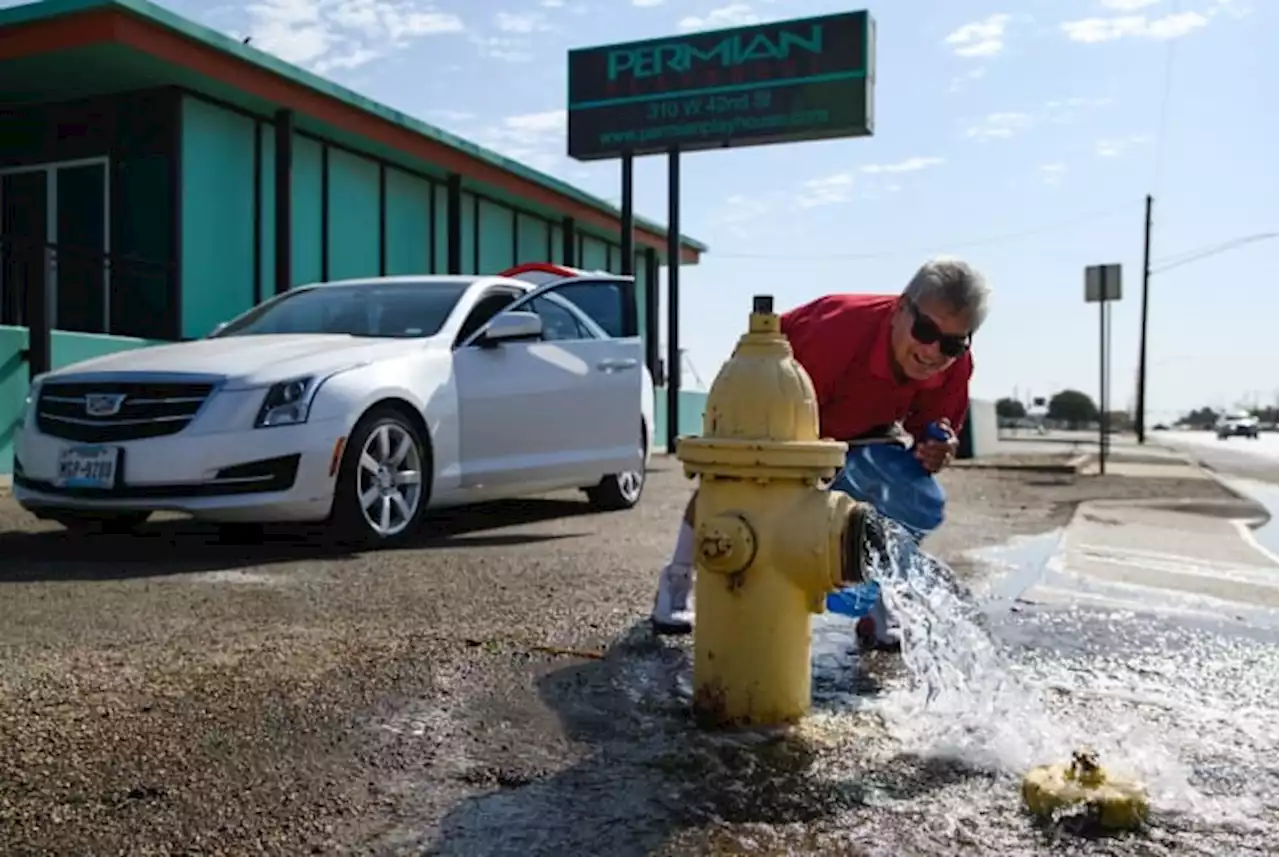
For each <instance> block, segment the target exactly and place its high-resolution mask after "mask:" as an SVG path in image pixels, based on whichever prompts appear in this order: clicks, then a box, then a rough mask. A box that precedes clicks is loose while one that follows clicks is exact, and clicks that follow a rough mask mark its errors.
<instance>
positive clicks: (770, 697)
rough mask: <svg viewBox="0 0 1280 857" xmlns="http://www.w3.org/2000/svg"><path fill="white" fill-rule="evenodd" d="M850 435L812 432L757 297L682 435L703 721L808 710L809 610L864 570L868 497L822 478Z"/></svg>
mask: <svg viewBox="0 0 1280 857" xmlns="http://www.w3.org/2000/svg"><path fill="white" fill-rule="evenodd" d="M847 449H848V445H847V444H844V443H841V442H838V441H833V440H829V439H822V438H819V436H818V405H817V397H816V396H815V394H814V390H813V382H812V381H811V380H810V379H809V375H808V373H806V372H805V370H804V368H803V367H802V366H801V365H800V364H799V363H797V362H796V360H795V357H794V356H793V354H792V351H791V345H790V343H788V342H787V338H786V337H785V336H784V335H783V334H782V329H781V320H780V319H779V317H778V316H777V315H776V314H775V313H774V312H773V298H772V297H767V296H764V297H756V298H755V299H754V300H753V304H752V313H751V321H750V326H749V329H748V332H747V333H746V334H745V335H744V336H743V337H742V338H741V339H739V340H738V345H737V347H736V348H735V349H734V352H733V356H732V357H731V358H730V359H729V361H728V362H727V363H726V364H725V365H724V368H722V369H721V370H720V374H719V375H717V376H716V380H715V382H714V383H713V384H712V385H711V392H710V393H709V394H708V396H707V406H706V414H705V416H704V418H703V435H702V437H684V438H680V439H679V441H678V442H677V446H676V455H677V457H679V459H680V461H681V462H682V463H683V464H684V470H685V474H686V475H687V476H690V477H693V476H697V477H699V480H700V487H699V490H698V497H697V501H696V503H695V505H694V526H695V533H696V552H695V557H696V566H695V567H696V571H697V575H696V584H695V587H696V588H695V593H694V594H695V601H696V604H697V611H698V621H697V624H696V627H695V630H694V667H693V682H694V713H695V715H696V717H697V719H698V722H699V723H700V724H702V725H704V726H707V727H750V726H771V725H779V724H783V723H788V722H791V721H794V720H796V719H798V718H800V717H802V716H803V715H805V714H806V713H807V712H808V711H809V707H810V694H811V680H812V677H811V672H810V615H811V614H813V613H821V612H822V611H823V610H824V609H825V605H826V596H827V594H828V593H829V592H831V591H833V590H835V589H838V588H840V587H841V586H843V585H845V584H850V583H857V582H860V581H861V580H862V577H863V545H864V541H865V533H864V530H865V528H866V526H867V524H866V520H867V519H866V515H865V512H866V508H865V507H863V506H862V505H860V504H858V503H856V502H855V501H854V500H853V499H851V498H850V497H848V496H847V495H845V494H841V493H836V492H831V493H828V492H827V491H826V490H825V488H824V485H823V480H828V479H830V478H831V477H832V476H833V475H834V474H835V473H836V471H837V470H838V469H839V468H840V467H843V466H844V459H845V453H846V452H847Z"/></svg>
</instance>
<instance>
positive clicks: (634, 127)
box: [568, 11, 875, 450]
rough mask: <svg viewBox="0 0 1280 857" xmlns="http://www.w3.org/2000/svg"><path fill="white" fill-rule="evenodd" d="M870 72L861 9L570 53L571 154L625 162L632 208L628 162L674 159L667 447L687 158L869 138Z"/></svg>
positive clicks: (675, 385)
mask: <svg viewBox="0 0 1280 857" xmlns="http://www.w3.org/2000/svg"><path fill="white" fill-rule="evenodd" d="M874 70H875V23H874V21H873V20H872V19H871V16H870V15H869V14H868V13H867V12H865V11H859V12H844V13H841V14H836V15H825V16H822V17H816V18H803V19H799V20H791V21H776V22H772V23H767V24H756V25H752V26H749V27H736V28H732V29H727V30H714V31H710V32H700V33H689V34H685V35H678V36H669V37H665V38H658V39H648V40H646V41H640V42H627V43H622V44H615V45H605V46H602V47H592V48H579V49H575V50H571V51H570V52H569V111H568V112H569V133H568V150H569V157H571V158H574V159H575V160H579V161H597V160H605V159H611V158H621V159H623V181H624V194H623V196H624V199H626V200H628V201H629V199H630V193H629V192H626V191H629V190H630V189H629V187H626V185H628V184H629V174H630V164H631V160H632V159H633V158H634V157H635V156H637V155H654V154H663V153H666V154H667V157H668V161H667V163H668V194H669V199H668V207H669V217H668V220H669V222H668V225H667V228H668V231H669V232H670V233H672V235H671V237H669V239H668V249H667V322H668V329H667V352H668V366H667V403H668V404H667V407H668V410H667V432H666V434H667V438H666V440H667V448H668V449H671V450H674V448H675V439H676V437H677V434H678V428H679V413H678V408H679V385H680V365H679V362H678V357H679V354H680V341H679V330H678V326H679V310H680V305H679V282H680V278H679V273H678V269H679V266H680V234H679V219H680V192H679V184H680V154H681V153H682V152H697V151H705V150H709V149H724V148H730V147H735V146H760V145H766V144H770V143H790V142H799V141H802V140H822V139H833V138H837V137H868V136H871V135H872V133H873V132H874V121H873V118H874V91H875V71H874ZM623 208H624V211H623V224H622V228H623V232H624V233H625V234H630V233H631V230H632V226H633V224H632V222H631V220H632V218H631V212H630V209H629V206H626V205H624V207H623ZM653 368H654V367H650V370H651V371H652V370H653Z"/></svg>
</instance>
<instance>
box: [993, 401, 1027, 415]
mask: <svg viewBox="0 0 1280 857" xmlns="http://www.w3.org/2000/svg"><path fill="white" fill-rule="evenodd" d="M1026 415H1027V409H1026V408H1025V407H1023V405H1022V402H1019V401H1018V400H1017V399H1009V398H1005V399H996V416H998V417H999V418H1000V419H1002V420H1020V419H1022V418H1023V417H1025V416H1026Z"/></svg>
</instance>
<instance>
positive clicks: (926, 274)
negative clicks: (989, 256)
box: [902, 256, 991, 330]
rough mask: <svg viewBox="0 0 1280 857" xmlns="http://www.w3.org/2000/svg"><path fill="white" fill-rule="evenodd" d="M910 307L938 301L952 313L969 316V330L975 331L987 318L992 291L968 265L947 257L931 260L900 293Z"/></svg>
mask: <svg viewBox="0 0 1280 857" xmlns="http://www.w3.org/2000/svg"><path fill="white" fill-rule="evenodd" d="M902 295H903V297H905V298H906V299H907V300H909V301H911V302H912V303H915V304H917V305H918V304H919V303H920V302H921V301H938V302H940V303H941V304H942V305H943V306H945V307H947V308H948V309H950V310H951V311H952V312H955V313H960V314H963V315H966V316H968V317H969V318H970V319H971V321H972V326H971V328H970V329H971V330H977V329H978V328H979V327H981V326H982V322H983V321H985V320H986V318H987V299H988V298H989V297H990V296H991V289H990V287H988V286H987V280H986V278H985V277H983V276H982V274H980V273H978V271H977V270H975V269H974V268H973V266H972V265H970V264H969V263H968V262H964V261H962V260H960V259H954V258H951V257H948V256H940V257H938V258H935V259H930V260H929V261H928V262H925V263H924V264H923V265H921V266H920V270H918V271H916V273H915V276H914V277H912V278H911V282H910V283H907V287H906V289H904V290H903V292H902Z"/></svg>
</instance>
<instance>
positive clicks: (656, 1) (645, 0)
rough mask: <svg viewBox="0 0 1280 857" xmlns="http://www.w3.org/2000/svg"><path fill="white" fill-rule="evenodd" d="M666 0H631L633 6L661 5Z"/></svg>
mask: <svg viewBox="0 0 1280 857" xmlns="http://www.w3.org/2000/svg"><path fill="white" fill-rule="evenodd" d="M665 2H666V0H631V5H632V6H642V7H647V6H661V5H662V4H663V3H665Z"/></svg>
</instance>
